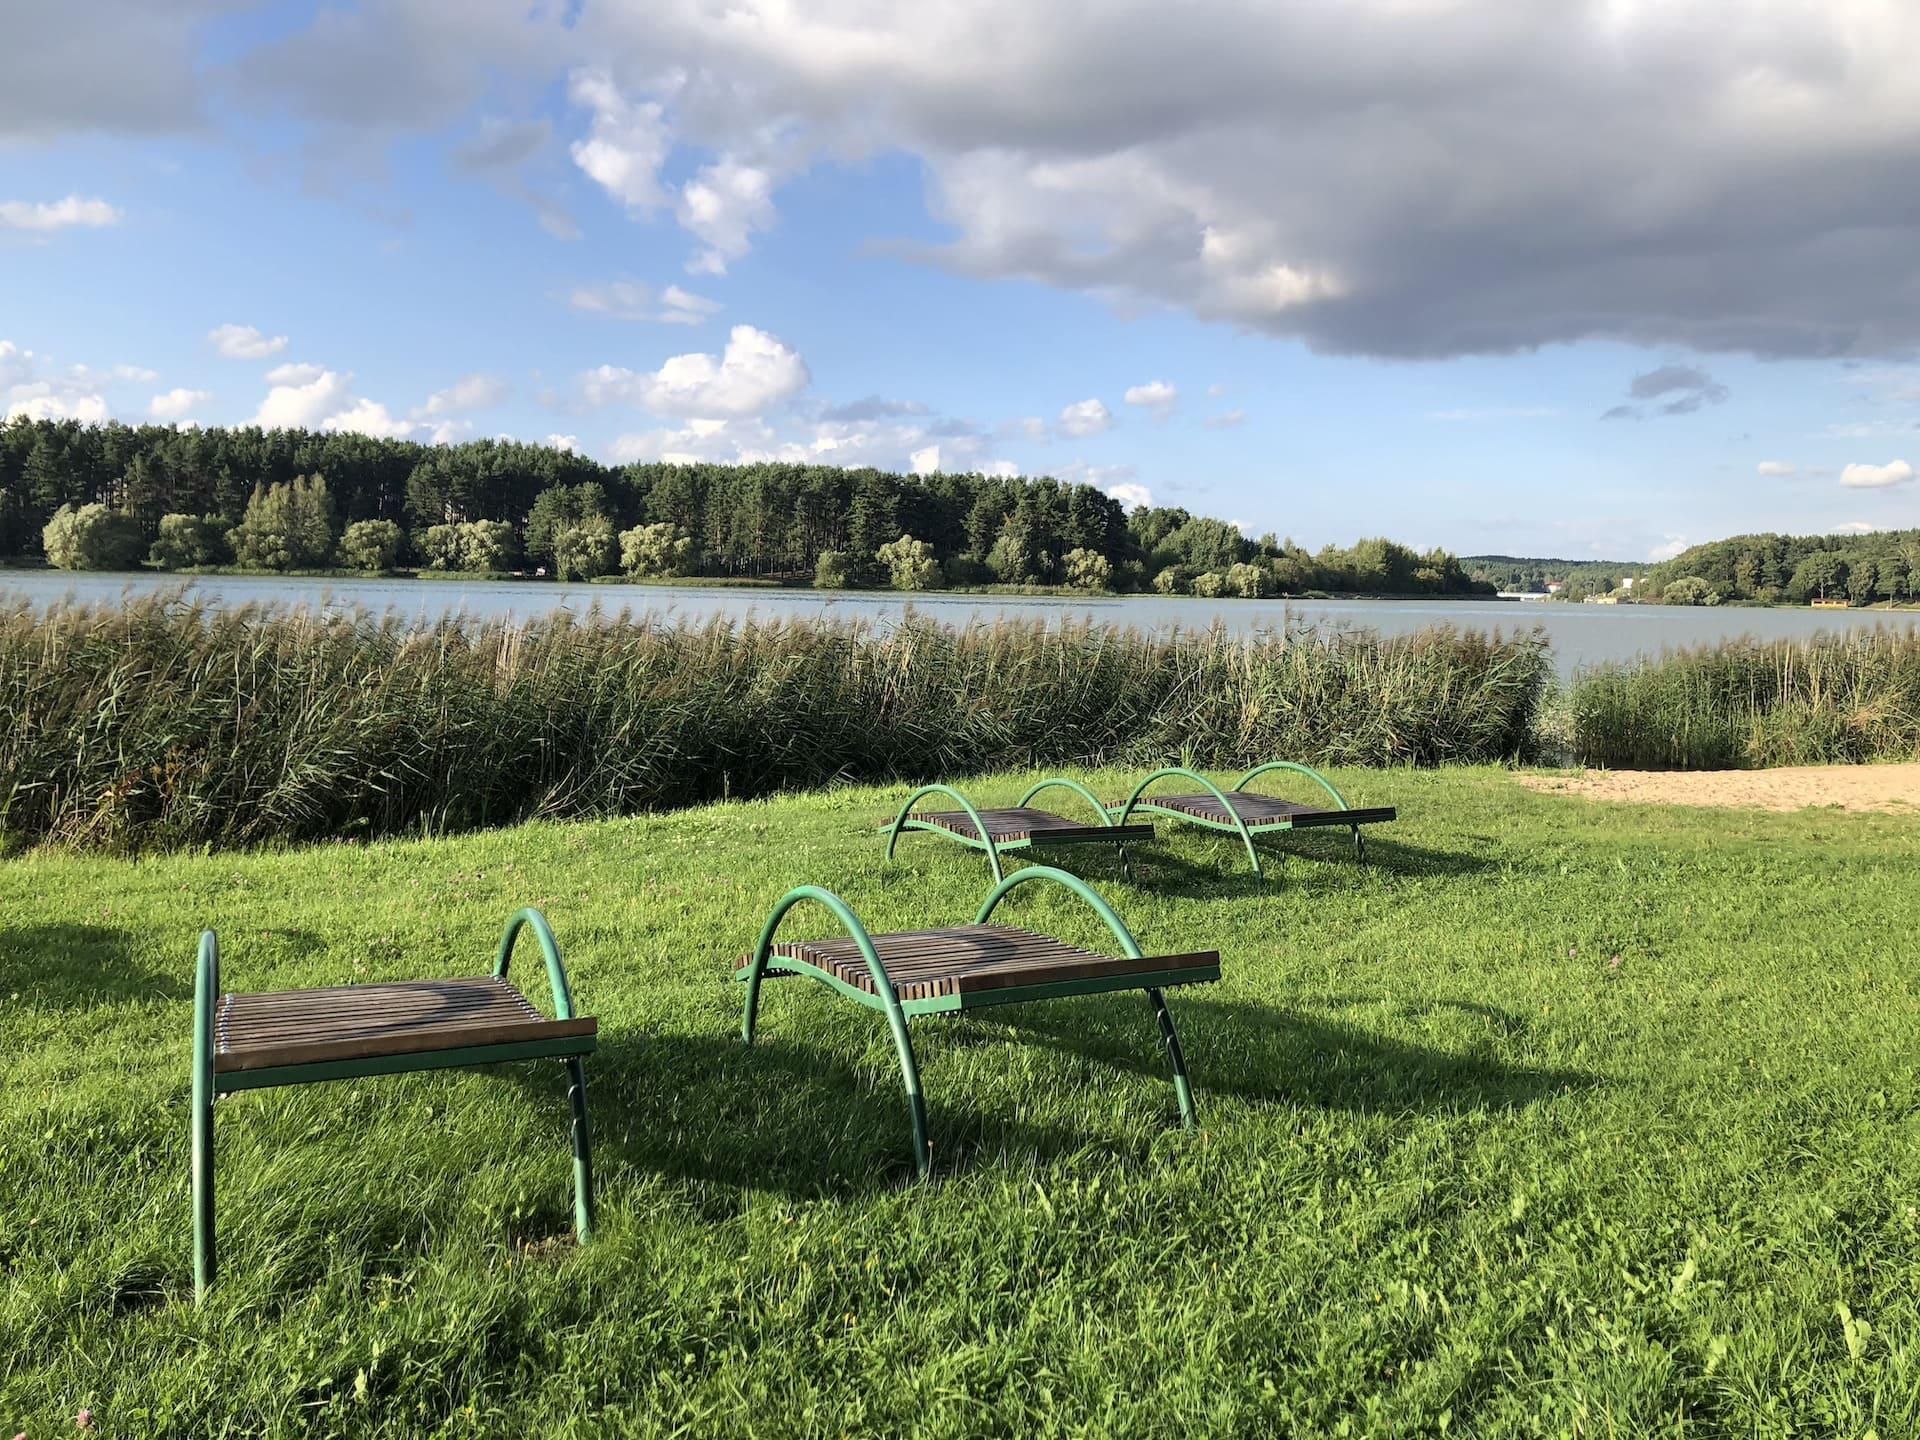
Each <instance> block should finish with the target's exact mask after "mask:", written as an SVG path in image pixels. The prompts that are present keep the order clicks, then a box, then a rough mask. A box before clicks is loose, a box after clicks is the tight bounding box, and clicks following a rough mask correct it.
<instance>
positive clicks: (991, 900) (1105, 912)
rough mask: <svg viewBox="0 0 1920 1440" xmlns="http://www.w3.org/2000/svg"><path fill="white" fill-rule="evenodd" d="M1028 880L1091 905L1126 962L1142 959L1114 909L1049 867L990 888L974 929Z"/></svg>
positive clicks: (1077, 881)
mask: <svg viewBox="0 0 1920 1440" xmlns="http://www.w3.org/2000/svg"><path fill="white" fill-rule="evenodd" d="M1029 880H1051V881H1052V882H1053V883H1054V884H1056V885H1061V886H1064V887H1065V888H1067V889H1068V890H1071V891H1072V892H1073V893H1074V894H1076V895H1078V896H1079V897H1080V898H1081V899H1082V900H1084V901H1086V902H1087V903H1088V904H1089V905H1091V906H1092V907H1093V910H1094V913H1095V914H1096V915H1098V916H1099V917H1100V918H1101V919H1102V920H1104V921H1106V922H1107V928H1108V929H1109V930H1111V931H1112V932H1113V938H1114V939H1116V940H1118V941H1119V942H1120V949H1121V952H1122V953H1123V954H1124V955H1125V956H1126V957H1127V959H1129V960H1139V959H1141V958H1143V957H1142V955H1141V951H1140V942H1139V941H1138V940H1135V939H1134V938H1133V932H1132V931H1131V930H1129V929H1127V927H1126V924H1125V922H1123V921H1122V920H1121V919H1120V917H1119V916H1118V915H1116V914H1114V913H1113V907H1112V906H1111V905H1109V904H1107V902H1106V901H1105V900H1102V899H1101V898H1100V896H1099V895H1098V894H1097V893H1096V892H1095V891H1094V888H1093V887H1092V886H1091V885H1089V884H1087V882H1086V881H1084V880H1082V879H1081V878H1080V877H1079V876H1078V875H1069V874H1068V873H1067V872H1066V871H1064V870H1056V869H1054V868H1053V867H1052V866H1051V865H1029V866H1028V867H1027V868H1026V869H1024V870H1020V871H1016V872H1015V873H1014V874H1012V875H1009V876H1008V877H1007V878H1006V879H1005V880H1002V881H1001V882H1000V883H999V884H998V885H996V886H994V887H993V893H992V894H991V895H989V896H987V903H986V904H984V905H982V906H981V907H980V913H979V914H978V915H976V916H974V917H973V923H974V924H976V925H984V924H986V923H987V917H988V916H989V915H991V914H993V912H994V909H995V907H997V906H998V905H999V904H1000V901H1001V900H1002V899H1003V898H1004V897H1005V895H1006V894H1007V892H1008V891H1009V890H1011V889H1013V888H1014V886H1016V885H1024V884H1026V883H1027V882H1028V881H1029Z"/></svg>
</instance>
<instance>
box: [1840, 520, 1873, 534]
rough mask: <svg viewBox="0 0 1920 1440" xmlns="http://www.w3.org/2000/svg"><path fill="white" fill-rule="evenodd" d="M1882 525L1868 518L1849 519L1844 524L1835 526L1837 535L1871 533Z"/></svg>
mask: <svg viewBox="0 0 1920 1440" xmlns="http://www.w3.org/2000/svg"><path fill="white" fill-rule="evenodd" d="M1880 528H1881V527H1880V526H1878V525H1875V524H1873V523H1872V522H1871V521H1867V520H1849V521H1848V522H1847V523H1846V524H1844V525H1836V526H1834V527H1833V533H1834V534H1835V535H1871V534H1873V533H1874V532H1875V531H1876V530H1879V529H1880Z"/></svg>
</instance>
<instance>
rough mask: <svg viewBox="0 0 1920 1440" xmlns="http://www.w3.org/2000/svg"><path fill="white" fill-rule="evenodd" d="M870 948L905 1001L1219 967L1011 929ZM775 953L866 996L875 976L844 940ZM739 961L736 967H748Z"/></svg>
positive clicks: (928, 935) (1206, 958) (895, 940)
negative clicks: (1105, 951)
mask: <svg viewBox="0 0 1920 1440" xmlns="http://www.w3.org/2000/svg"><path fill="white" fill-rule="evenodd" d="M873 945H874V949H875V951H876V952H878V954H879V956H880V963H881V965H882V966H883V967H884V968H885V970H886V972H887V979H888V980H889V981H890V982H891V983H892V985H893V988H894V993H895V994H896V995H898V996H899V998H900V999H901V1000H902V1001H912V1000H932V999H936V998H939V997H941V996H948V995H968V994H975V993H978V992H981V991H986V990H1005V989H1012V988H1015V987H1018V986H1025V985H1051V984H1058V983H1061V982H1063V981H1071V980H1092V979H1104V978H1108V977H1123V976H1126V975H1132V974H1144V973H1155V972H1163V971H1169V970H1188V969H1193V970H1198V969H1207V968H1217V967H1218V965H1219V963H1220V956H1219V954H1218V952H1216V951H1203V952H1196V953H1192V954H1184V955H1150V956H1145V957H1142V958H1141V959H1138V960H1131V959H1125V958H1121V957H1116V956H1112V955H1096V954H1094V953H1093V952H1092V951H1090V950H1082V949H1080V948H1078V947H1077V946H1073V945H1068V944H1066V943H1064V942H1063V941H1059V940H1055V939H1052V938H1051V937H1049V936H1045V935H1036V934H1034V933H1033V932H1032V931H1030V930H1020V929H1016V928H1014V927H1012V926H1008V925H956V926H953V927H951V928H949V929H945V930H911V931H904V932H900V933H896V934H890V935H875V936H874V937H873ZM773 950H774V954H775V955H777V956H785V957H786V958H788V959H792V960H804V961H806V962H807V963H808V964H810V965H814V966H817V967H819V968H820V969H822V970H825V971H827V972H828V973H829V974H831V975H833V976H834V977H835V978H836V979H839V980H841V981H843V982H844V983H846V984H848V985H850V986H852V987H853V988H855V989H856V990H860V991H863V992H865V993H866V994H869V995H871V994H873V993H874V985H873V976H872V974H871V972H870V971H869V970H868V969H867V962H866V960H865V958H864V957H863V956H862V955H861V954H860V948H859V946H858V945H857V944H856V943H855V942H854V941H853V940H851V939H847V938H845V937H840V938H834V939H828V940H797V941H795V940H789V941H783V942H780V943H778V944H776V945H775V946H774V947H773ZM751 963H752V957H751V956H747V957H744V958H743V959H742V960H741V961H740V965H741V966H746V965H750V964H751Z"/></svg>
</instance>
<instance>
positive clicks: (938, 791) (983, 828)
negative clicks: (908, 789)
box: [887, 785, 1001, 880]
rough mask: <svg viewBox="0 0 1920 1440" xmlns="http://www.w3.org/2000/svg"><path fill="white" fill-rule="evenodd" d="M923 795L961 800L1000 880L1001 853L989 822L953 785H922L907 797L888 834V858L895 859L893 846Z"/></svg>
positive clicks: (996, 876) (961, 806) (981, 846)
mask: <svg viewBox="0 0 1920 1440" xmlns="http://www.w3.org/2000/svg"><path fill="white" fill-rule="evenodd" d="M922 795H951V796H952V797H953V798H954V799H955V800H958V801H959V802H960V808H961V809H962V810H964V811H966V812H967V818H968V819H969V820H971V821H973V829H974V833H975V834H977V835H978V836H979V837H980V848H981V849H982V850H985V851H986V852H987V864H988V865H989V866H991V867H992V869H993V878H994V879H995V880H998V879H999V878H1000V875H1001V871H1000V855H999V853H998V852H997V851H996V850H995V849H994V847H993V837H992V836H991V835H989V834H988V833H987V822H986V821H984V820H982V819H981V818H980V812H979V811H978V810H976V809H974V808H973V802H972V801H971V800H969V799H967V797H966V796H964V795H962V794H961V793H960V792H959V791H958V790H956V789H954V788H953V787H952V786H951V785H922V786H921V787H920V788H919V789H918V790H916V791H914V792H913V794H911V795H909V796H908V797H907V803H906V804H904V805H902V806H901V807H900V813H899V814H898V815H897V816H895V817H894V821H893V829H892V831H891V832H889V834H888V835H887V859H889V860H891V859H893V847H894V846H895V845H898V844H899V843H900V832H901V830H902V829H904V828H905V827H906V823H907V816H908V815H909V814H911V813H912V811H913V802H914V801H916V800H918V799H919V798H920V797H921V796H922Z"/></svg>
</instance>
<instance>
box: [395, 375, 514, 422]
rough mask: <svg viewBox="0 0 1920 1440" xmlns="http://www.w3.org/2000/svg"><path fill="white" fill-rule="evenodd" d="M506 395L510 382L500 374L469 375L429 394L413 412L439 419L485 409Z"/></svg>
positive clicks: (418, 415) (424, 417) (416, 415)
mask: <svg viewBox="0 0 1920 1440" xmlns="http://www.w3.org/2000/svg"><path fill="white" fill-rule="evenodd" d="M506 398H507V384H506V382H505V381H504V380H502V379H500V378H499V377H498V376H497V375H467V376H464V377H462V378H461V379H459V380H456V381H455V382H454V383H453V384H451V385H449V386H448V387H447V388H446V389H444V390H436V391H434V392H433V394H431V395H429V396H428V397H427V402H426V404H424V405H422V406H420V407H419V408H418V409H417V410H415V411H414V412H413V416H414V418H415V419H416V420H437V419H442V418H444V417H446V416H449V415H466V414H469V413H471V412H472V411H475V410H486V409H490V408H491V407H493V406H495V405H498V404H499V403H500V402H501V401H502V400H504V399H506Z"/></svg>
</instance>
